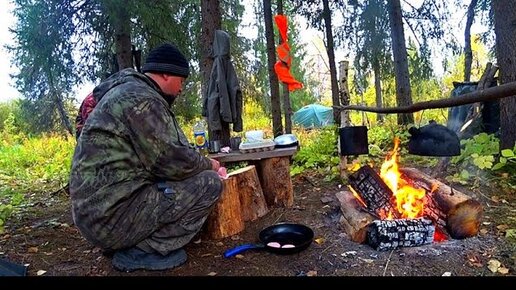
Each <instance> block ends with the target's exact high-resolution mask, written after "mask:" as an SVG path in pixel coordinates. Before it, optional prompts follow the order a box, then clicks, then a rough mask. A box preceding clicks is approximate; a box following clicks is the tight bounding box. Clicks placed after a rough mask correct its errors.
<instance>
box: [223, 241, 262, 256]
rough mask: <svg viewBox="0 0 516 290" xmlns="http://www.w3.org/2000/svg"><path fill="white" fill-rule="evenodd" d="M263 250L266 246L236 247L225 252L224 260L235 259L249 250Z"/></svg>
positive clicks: (247, 245)
mask: <svg viewBox="0 0 516 290" xmlns="http://www.w3.org/2000/svg"><path fill="white" fill-rule="evenodd" d="M263 248H265V246H264V245H262V244H244V245H240V246H236V247H234V248H231V249H229V250H226V251H225V252H224V258H229V257H233V256H234V255H237V254H240V253H242V252H244V251H247V250H252V249H263Z"/></svg>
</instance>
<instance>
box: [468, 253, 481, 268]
mask: <svg viewBox="0 0 516 290" xmlns="http://www.w3.org/2000/svg"><path fill="white" fill-rule="evenodd" d="M467 258H468V262H469V264H470V265H471V266H475V267H479V268H480V267H482V266H483V265H482V261H481V260H480V258H479V257H478V256H477V255H476V254H474V253H469V254H468V255H467Z"/></svg>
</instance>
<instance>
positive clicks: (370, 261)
mask: <svg viewBox="0 0 516 290" xmlns="http://www.w3.org/2000/svg"><path fill="white" fill-rule="evenodd" d="M358 258H359V259H360V260H362V261H364V262H366V263H368V264H371V263H372V262H374V261H373V260H372V259H364V258H361V257H358Z"/></svg>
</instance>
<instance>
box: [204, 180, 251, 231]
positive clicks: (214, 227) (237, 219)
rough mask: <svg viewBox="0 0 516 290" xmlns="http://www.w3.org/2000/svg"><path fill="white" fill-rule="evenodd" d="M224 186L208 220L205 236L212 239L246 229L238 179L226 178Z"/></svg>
mask: <svg viewBox="0 0 516 290" xmlns="http://www.w3.org/2000/svg"><path fill="white" fill-rule="evenodd" d="M223 186H224V190H223V191H222V194H221V196H220V199H219V200H218V201H217V203H216V204H215V206H214V207H213V210H212V212H211V213H210V215H209V216H208V218H207V220H206V226H205V231H204V236H205V238H207V239H210V240H218V239H222V238H226V237H230V236H232V235H236V234H238V233H239V232H241V231H242V230H243V229H244V220H243V218H242V210H241V206H240V196H239V194H238V182H237V179H236V178H234V177H233V178H231V177H230V178H228V179H225V180H223Z"/></svg>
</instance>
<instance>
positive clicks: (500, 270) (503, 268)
mask: <svg viewBox="0 0 516 290" xmlns="http://www.w3.org/2000/svg"><path fill="white" fill-rule="evenodd" d="M498 273H501V274H508V273H509V269H507V268H505V267H500V268H498Z"/></svg>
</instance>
